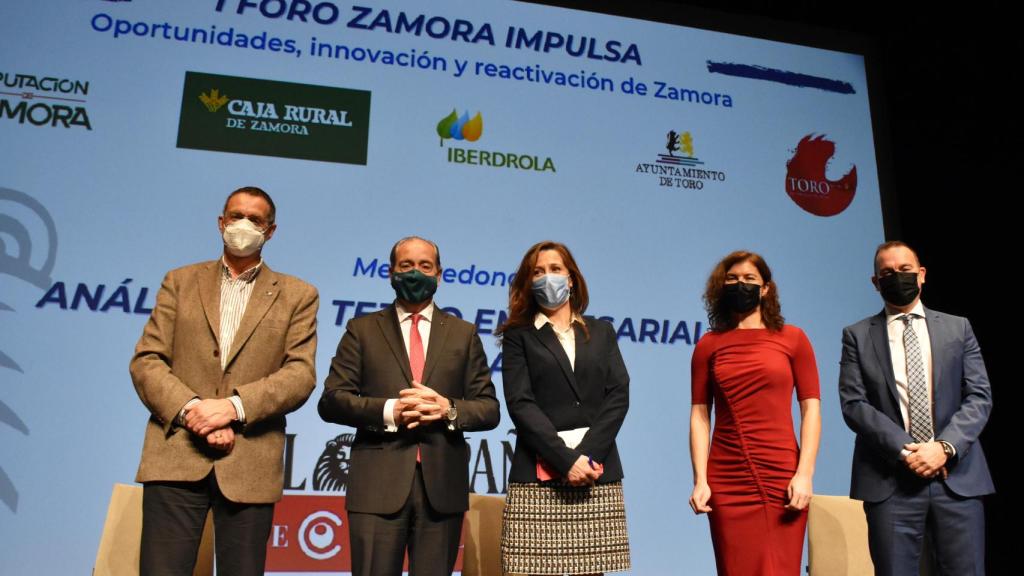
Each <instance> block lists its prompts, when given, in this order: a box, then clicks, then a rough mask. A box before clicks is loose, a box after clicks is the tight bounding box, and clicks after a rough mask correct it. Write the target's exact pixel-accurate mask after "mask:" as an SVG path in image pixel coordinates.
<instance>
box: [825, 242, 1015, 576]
mask: <svg viewBox="0 0 1024 576" xmlns="http://www.w3.org/2000/svg"><path fill="white" fill-rule="evenodd" d="M871 281H872V282H873V283H874V284H875V287H876V288H877V289H878V291H879V292H880V293H881V295H882V299H883V300H884V301H885V309H884V310H882V311H881V312H880V313H878V314H876V315H874V316H871V317H869V318H866V319H864V320H861V321H860V322H858V323H856V324H854V325H852V326H848V327H847V328H846V329H844V330H843V353H842V360H841V362H840V372H839V396H840V399H841V402H842V409H843V417H844V419H845V420H846V423H847V425H849V426H850V428H851V429H852V430H853V431H854V432H855V433H856V434H857V443H856V446H855V448H854V453H853V476H852V482H851V486H850V496H851V497H853V498H856V499H858V500H863V501H864V512H865V514H866V516H867V521H868V543H869V546H870V549H871V560H872V561H873V562H874V565H875V573H876V574H887V575H893V576H903V575H906V574H917V573H918V565H919V562H920V557H921V549H922V544H923V541H924V539H925V537H926V535H927V537H928V538H929V541H930V545H931V548H932V549H933V550H934V552H935V559H936V564H937V566H938V569H939V572H940V573H941V574H944V575H956V576H967V575H981V574H984V573H985V517H984V508H983V506H982V499H981V497H982V496H984V495H985V494H991V493H992V492H994V491H995V488H994V487H993V485H992V478H991V477H990V476H989V471H988V465H987V463H986V462H985V453H984V452H983V451H982V449H981V443H980V442H978V435H979V434H981V431H982V429H984V428H985V423H986V422H987V421H988V415H989V411H990V410H991V408H992V391H991V388H990V386H989V381H988V375H987V374H986V372H985V362H984V360H983V359H982V357H981V349H980V348H979V347H978V341H977V340H975V338H974V332H973V331H972V330H971V324H970V322H968V320H967V319H966V318H961V317H959V316H952V315H950V314H943V313H941V312H936V311H934V310H930V309H927V308H925V307H924V306H923V305H922V304H921V287H922V285H923V284H924V282H925V268H924V266H921V264H920V262H919V260H918V258H917V254H916V253H915V252H914V251H913V250H912V249H911V248H910V247H909V246H907V245H906V244H904V243H902V242H886V243H885V244H882V245H881V246H879V247H878V249H877V250H876V252H875V274H874V276H873V277H872V278H871Z"/></svg>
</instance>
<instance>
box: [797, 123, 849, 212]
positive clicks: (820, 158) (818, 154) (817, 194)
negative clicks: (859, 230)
mask: <svg viewBox="0 0 1024 576" xmlns="http://www.w3.org/2000/svg"><path fill="white" fill-rule="evenodd" d="M835 152H836V145H835V142H832V141H831V140H826V139H825V135H824V134H822V135H820V136H817V137H816V136H815V135H814V134H808V135H807V136H804V137H803V138H801V139H800V142H799V143H798V144H797V146H796V152H794V153H793V157H792V158H790V159H789V161H788V162H786V193H787V194H789V197H790V198H791V199H792V200H793V202H795V203H796V205H797V206H799V207H801V208H803V209H804V210H806V211H808V212H810V213H811V214H814V215H815V216H835V215H836V214H839V213H840V212H842V211H843V210H846V208H847V207H848V206H849V205H850V203H851V202H853V196H854V195H855V194H856V193H857V167H856V166H852V167H851V168H850V170H849V172H847V173H846V174H845V175H844V176H843V177H842V178H840V179H838V180H829V179H828V177H827V176H826V175H825V170H826V168H827V167H828V163H829V161H830V160H831V159H832V156H833V155H834V154H835Z"/></svg>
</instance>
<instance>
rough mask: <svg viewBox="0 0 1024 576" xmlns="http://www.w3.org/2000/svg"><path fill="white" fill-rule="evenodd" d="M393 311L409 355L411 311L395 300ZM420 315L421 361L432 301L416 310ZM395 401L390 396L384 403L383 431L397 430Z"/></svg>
mask: <svg viewBox="0 0 1024 576" xmlns="http://www.w3.org/2000/svg"><path fill="white" fill-rule="evenodd" d="M395 312H397V313H398V327H399V329H401V331H402V342H404V343H405V355H406V356H409V334H410V333H411V332H412V315H413V313H412V312H409V311H408V310H406V309H405V308H402V305H401V304H399V303H398V302H397V301H396V302H395ZM417 314H419V315H420V322H419V324H418V325H417V328H418V329H419V333H420V340H421V341H422V342H423V361H424V362H426V360H427V345H428V344H429V343H430V323H431V321H432V320H433V318H434V303H433V302H431V303H430V304H429V305H428V306H427V307H426V308H424V309H423V310H420V311H419V312H417ZM395 402H398V399H397V398H391V399H390V400H388V401H387V402H385V403H384V431H385V432H398V425H397V424H396V423H395Z"/></svg>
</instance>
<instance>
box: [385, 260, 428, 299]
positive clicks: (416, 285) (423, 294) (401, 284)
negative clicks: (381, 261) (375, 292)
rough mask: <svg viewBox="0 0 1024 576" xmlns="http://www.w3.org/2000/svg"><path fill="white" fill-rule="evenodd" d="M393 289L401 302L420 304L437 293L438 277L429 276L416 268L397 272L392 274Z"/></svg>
mask: <svg viewBox="0 0 1024 576" xmlns="http://www.w3.org/2000/svg"><path fill="white" fill-rule="evenodd" d="M391 287H392V288H394V289H395V295H396V296H398V299H399V300H404V301H406V302H408V303H410V304H419V303H420V302H425V301H427V300H429V299H430V297H431V296H433V295H434V292H436V291H437V276H427V275H426V274H424V273H423V272H420V271H419V270H416V269H415V268H413V269H412V270H409V271H408V272H396V273H393V274H391Z"/></svg>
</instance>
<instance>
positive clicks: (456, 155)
mask: <svg viewBox="0 0 1024 576" xmlns="http://www.w3.org/2000/svg"><path fill="white" fill-rule="evenodd" d="M435 131H436V133H437V135H438V136H440V137H441V146H442V147H444V144H445V141H446V140H451V141H452V144H456V143H461V142H476V141H478V140H480V138H481V137H482V136H483V134H484V117H483V114H481V113H480V112H477V113H476V114H475V115H473V116H472V117H470V115H469V112H468V111H466V112H463V113H462V115H461V116H459V113H458V111H457V110H456V109H452V112H451V114H448V115H447V116H445V117H444V118H442V119H441V121H440V122H438V123H437V127H436V129H435ZM447 159H448V162H449V163H451V164H468V165H470V166H487V167H489V168H512V169H514V170H528V171H533V172H552V173H554V172H556V169H555V161H554V160H552V159H551V157H550V156H539V155H536V154H522V153H518V152H504V151H502V152H495V151H491V150H478V149H475V148H462V147H459V146H454V145H452V146H449V147H448V150H447Z"/></svg>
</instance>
